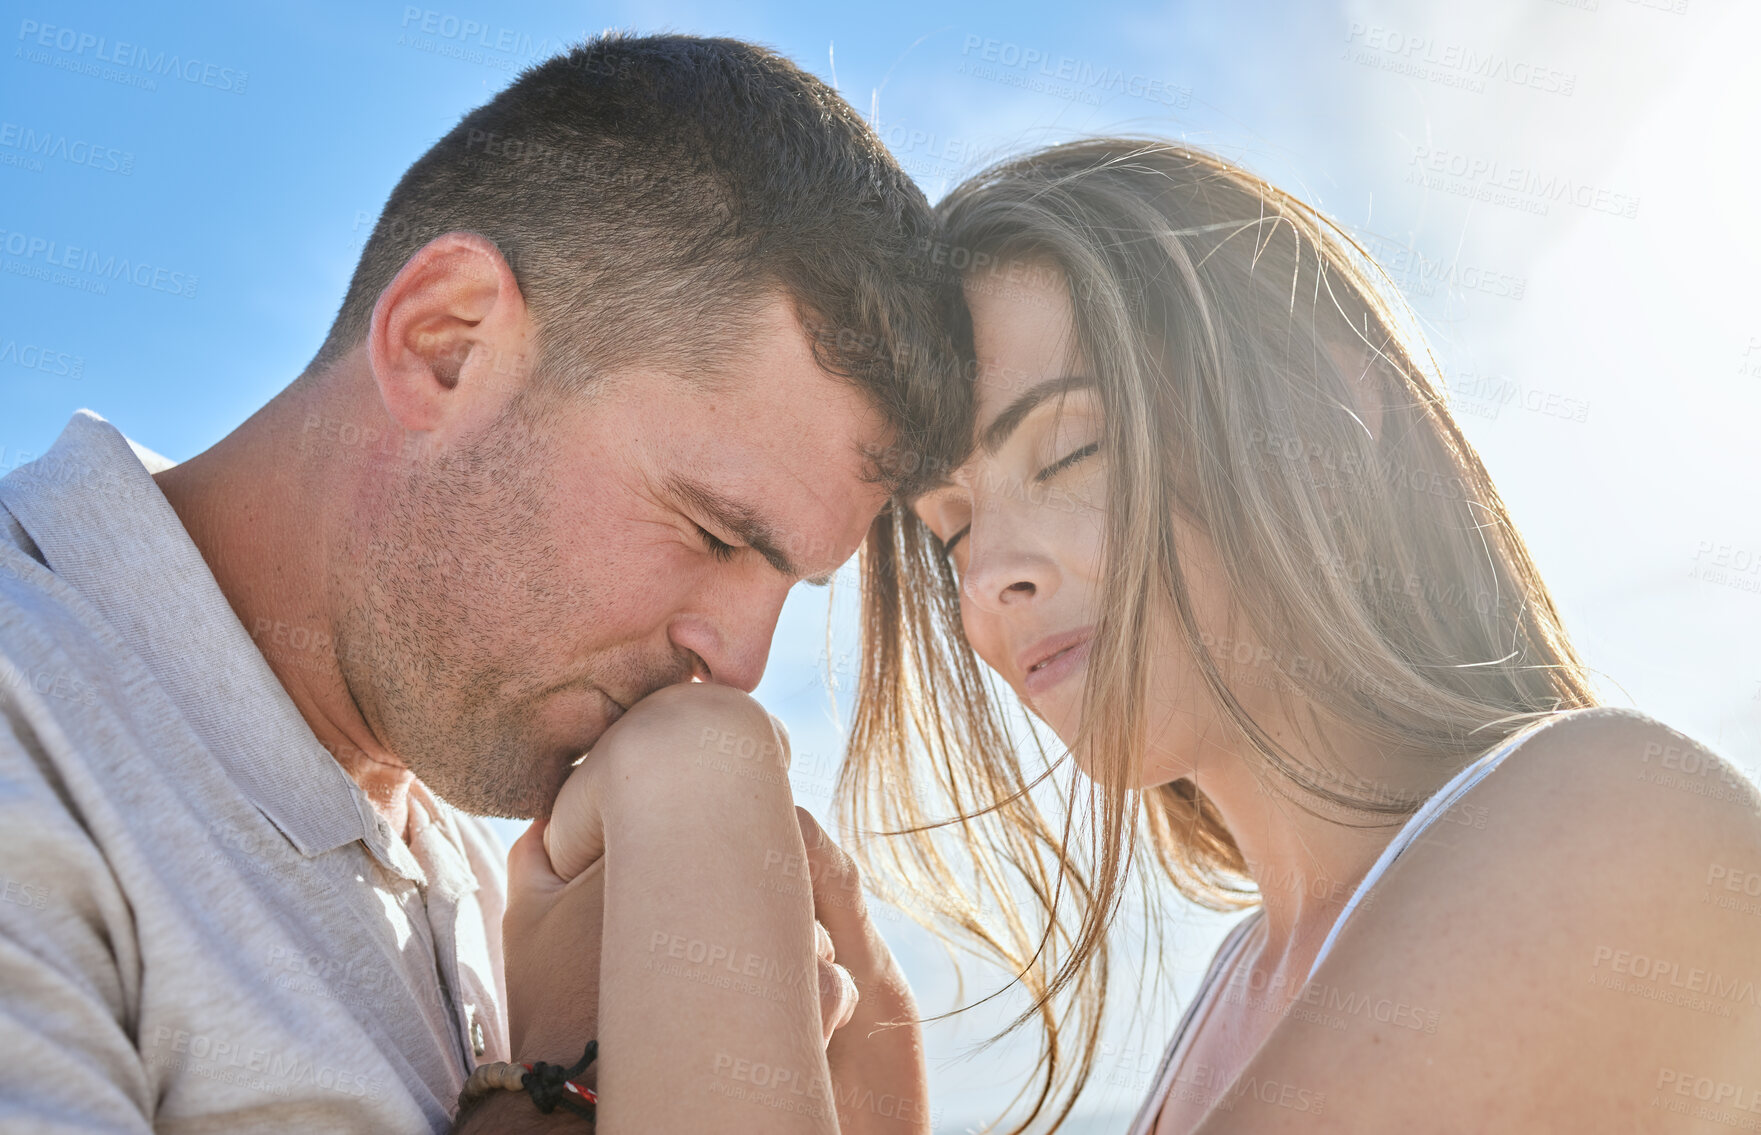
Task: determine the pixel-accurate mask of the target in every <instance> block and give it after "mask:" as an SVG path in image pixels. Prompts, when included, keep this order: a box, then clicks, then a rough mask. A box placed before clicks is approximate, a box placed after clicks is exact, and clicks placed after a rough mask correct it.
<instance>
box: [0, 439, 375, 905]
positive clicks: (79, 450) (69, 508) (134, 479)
mask: <svg viewBox="0 0 1761 1135" xmlns="http://www.w3.org/2000/svg"><path fill="white" fill-rule="evenodd" d="M172 464H174V463H173V462H170V461H167V460H166V459H165V458H163V457H160V456H159V455H158V454H155V453H153V452H152V451H151V450H147V449H144V448H142V447H139V446H136V445H135V444H134V443H133V442H131V441H129V440H128V439H127V438H125V437H123V436H122V433H121V432H120V431H119V430H117V428H116V427H115V426H113V425H111V424H110V423H109V422H107V421H105V420H104V419H103V418H100V417H99V416H98V415H96V414H94V413H92V412H91V411H90V410H81V411H79V412H78V413H76V414H75V415H74V416H73V419H72V420H71V421H69V422H68V424H67V428H66V429H64V430H63V431H62V432H61V436H60V437H59V438H58V439H56V442H55V444H54V446H53V447H52V448H50V450H49V451H48V452H47V453H45V454H44V455H43V456H42V457H40V458H38V459H37V460H36V461H33V462H31V463H29V464H27V465H22V466H20V467H19V468H17V469H15V470H13V471H12V472H11V473H10V474H8V475H7V476H6V477H5V478H4V479H0V504H4V505H5V507H6V508H7V509H8V510H9V511H10V512H11V513H12V515H13V516H14V517H15V518H16V519H17V521H18V523H19V525H20V526H21V527H23V529H24V530H25V532H26V533H27V534H28V535H29V536H30V538H31V539H32V540H33V541H35V543H36V545H37V547H38V548H39V549H40V550H41V552H42V555H43V560H44V562H46V563H47V565H48V567H49V570H50V571H52V572H54V573H55V575H57V576H59V577H60V578H61V579H62V580H63V581H65V582H66V583H67V584H69V585H70V586H71V587H73V588H74V589H75V590H76V591H78V592H79V593H80V595H81V596H83V597H84V598H85V599H86V600H87V601H88V602H90V603H91V604H92V606H93V607H95V608H96V609H97V611H98V612H99V614H100V615H102V616H103V617H104V619H105V620H107V621H108V622H109V623H110V624H111V625H112V626H113V627H114V628H115V629H116V631H117V632H118V633H119V634H120V635H121V637H122V639H123V641H124V642H126V643H127V644H128V646H129V647H130V648H131V649H132V650H133V651H134V652H135V653H136V654H137V655H139V657H140V658H141V660H142V661H143V662H144V663H145V664H146V666H147V669H148V670H149V671H151V672H152V674H153V676H154V677H155V678H157V679H158V680H159V683H160V685H161V686H162V687H163V688H164V689H165V691H166V693H167V694H168V695H169V696H170V698H171V701H172V703H173V704H175V705H176V706H177V707H178V709H179V710H181V711H182V712H183V714H184V716H185V717H186V718H187V719H188V721H189V723H190V725H191V727H192V728H193V729H194V730H195V731H196V733H197V734H198V735H199V736H200V737H201V738H202V740H203V741H204V742H206V743H207V746H208V748H209V750H210V751H211V752H212V753H213V754H214V756H215V758H216V759H217V760H218V761H219V762H220V763H221V764H222V765H223V766H224V767H225V768H226V771H227V773H228V775H229V776H230V778H231V779H232V781H233V782H234V783H235V784H236V785H237V786H238V788H239V790H240V791H241V792H242V793H243V794H244V795H246V796H247V797H249V798H250V800H251V801H252V803H254V804H255V805H256V806H257V808H258V809H259V810H261V811H262V812H263V814H264V815H265V816H267V817H268V818H269V820H270V821H271V822H272V823H274V824H275V826H276V827H277V828H279V829H280V830H281V832H282V834H284V835H285V836H286V837H287V838H288V840H289V841H290V842H291V843H292V844H293V845H294V846H295V847H296V848H298V849H299V850H300V852H301V853H302V854H305V855H308V856H311V855H321V854H323V853H325V852H327V851H332V850H335V849H336V848H338V847H342V846H344V845H346V844H349V843H352V842H354V841H355V840H363V841H364V842H365V843H366V844H367V846H368V847H369V848H371V849H372V850H373V852H374V854H375V855H376V856H378V857H379V858H380V859H381V860H382V861H386V860H387V859H388V857H389V859H390V860H391V862H387V866H391V867H394V868H397V869H400V873H403V872H402V870H401V869H402V868H404V867H405V866H407V865H410V864H408V863H407V860H408V858H409V857H408V856H407V854H406V855H405V856H403V857H398V856H396V855H395V853H394V852H393V851H392V850H391V848H390V846H389V844H390V843H392V842H401V841H396V839H395V837H393V836H391V833H390V831H389V829H388V828H386V827H385V826H384V824H383V822H382V821H381V820H380V819H379V817H378V814H377V813H375V812H374V811H373V806H372V804H371V802H370V801H368V799H367V797H366V794H365V793H363V792H362V791H361V790H360V788H359V787H358V786H357V785H356V784H355V782H354V781H353V780H352V779H351V778H350V777H349V775H348V773H347V772H345V771H344V770H343V768H342V766H341V765H339V764H338V763H337V762H336V760H335V758H333V757H332V756H331V755H330V753H329V752H327V751H326V750H325V748H324V746H323V745H321V744H319V743H318V739H317V737H315V736H314V735H313V734H312V730H311V729H310V727H308V726H307V724H306V721H305V718H303V717H301V716H300V712H299V710H298V709H297V708H296V707H295V706H294V704H293V700H292V699H291V698H289V697H288V694H287V691H286V690H285V689H283V688H282V685H281V683H280V682H279V681H278V680H277V679H276V677H275V672H274V671H273V670H271V669H270V668H269V664H268V662H266V661H265V660H264V658H263V655H262V652H261V651H259V650H258V649H257V647H256V644H255V643H253V642H252V641H251V637H250V635H249V633H247V632H246V630H245V628H244V625H243V624H242V623H240V622H239V621H238V617H237V616H236V615H235V614H234V613H233V610H232V607H231V605H230V604H228V603H227V601H226V596H225V595H224V594H222V593H221V590H220V586H219V584H218V583H216V582H215V580H214V575H213V573H212V572H210V571H209V570H208V565H207V563H206V562H205V561H204V560H203V559H202V554H201V552H200V551H199V550H198V549H197V548H196V545H195V543H194V542H193V541H192V540H191V539H190V537H189V533H188V532H186V531H185V530H184V527H183V523H182V522H181V521H180V520H179V519H178V516H177V513H176V512H175V511H173V509H172V507H171V503H170V502H169V501H167V500H166V499H165V495H164V494H163V493H161V492H160V491H159V486H158V484H157V483H156V482H155V481H154V480H153V477H152V473H153V472H157V471H159V470H161V469H167V468H170V467H171V465H172ZM400 858H401V859H402V860H405V861H406V862H397V860H399V859H400Z"/></svg>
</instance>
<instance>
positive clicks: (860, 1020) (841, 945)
mask: <svg viewBox="0 0 1761 1135" xmlns="http://www.w3.org/2000/svg"><path fill="white" fill-rule="evenodd" d="M795 814H796V818H797V819H798V820H799V821H800V824H801V835H802V840H803V843H804V845H805V849H806V853H807V854H806V867H805V871H804V872H803V874H805V875H806V876H807V878H808V879H810V880H811V881H812V884H813V912H814V917H815V918H816V919H818V921H819V923H820V924H821V925H823V926H824V927H825V928H826V930H827V932H828V933H829V935H830V937H831V940H832V946H833V948H834V949H835V950H836V952H837V958H838V962H839V964H841V965H842V966H843V967H844V969H845V970H846V971H848V974H849V976H850V978H851V979H852V980H854V981H855V983H856V991H857V993H858V994H859V1000H858V1001H857V1002H856V1004H855V1006H854V1011H853V1012H852V1014H851V1017H850V1020H849V1021H848V1023H847V1024H845V1025H844V1026H843V1027H842V1028H840V1029H839V1030H838V1031H837V1033H836V1034H835V1035H833V1036H832V1039H831V1041H830V1044H829V1045H828V1047H827V1049H826V1056H827V1058H828V1060H829V1061H830V1063H831V1072H832V1092H833V1098H834V1099H835V1101H836V1103H837V1109H838V1129H839V1131H840V1132H842V1135H869V1133H874V1135H881V1133H885V1135H907V1133H909V1135H928V1132H929V1131H930V1128H931V1122H930V1110H929V1091H928V1089H929V1084H928V1073H927V1071H926V1070H925V1067H924V1058H923V1030H922V1028H921V1026H920V1025H919V1024H918V1016H917V1000H916V998H914V997H913V996H912V995H911V986H910V983H908V982H907V981H906V980H905V974H904V973H903V971H901V970H900V969H899V965H898V963H897V962H896V961H895V960H894V959H893V952H892V950H890V949H888V948H887V944H886V941H885V939H883V938H882V937H881V935H880V931H879V930H877V929H875V925H874V923H873V921H871V920H870V919H869V917H868V901H867V898H866V897H865V896H864V895H863V893H862V878H861V875H860V874H859V873H858V871H857V868H856V864H855V862H854V861H853V860H851V858H850V856H849V855H847V854H846V853H845V852H844V850H843V849H842V848H840V847H839V846H838V845H837V844H835V843H833V842H832V840H831V838H830V837H829V836H827V835H826V834H825V831H824V830H823V829H822V828H821V827H820V826H819V824H818V822H816V821H815V820H814V818H813V816H812V815H811V814H809V813H808V811H807V810H806V809H805V808H801V807H797V808H796V809H795Z"/></svg>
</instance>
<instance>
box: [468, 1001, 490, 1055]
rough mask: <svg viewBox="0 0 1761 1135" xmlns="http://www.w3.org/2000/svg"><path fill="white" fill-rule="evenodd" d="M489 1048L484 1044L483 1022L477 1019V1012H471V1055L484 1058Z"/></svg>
mask: <svg viewBox="0 0 1761 1135" xmlns="http://www.w3.org/2000/svg"><path fill="white" fill-rule="evenodd" d="M486 1047H487V1046H486V1045H485V1044H484V1043H483V1022H482V1021H480V1020H478V1019H477V1011H476V1010H475V1009H473V1010H471V1053H472V1055H475V1056H482V1055H483V1050H484V1048H486Z"/></svg>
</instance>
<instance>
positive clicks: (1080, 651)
mask: <svg viewBox="0 0 1761 1135" xmlns="http://www.w3.org/2000/svg"><path fill="white" fill-rule="evenodd" d="M1093 640H1094V627H1092V626H1088V627H1081V628H1078V629H1077V630H1073V631H1063V632H1061V633H1059V634H1054V635H1048V636H1046V637H1045V638H1042V639H1040V640H1039V641H1038V642H1036V643H1034V644H1033V645H1032V646H1030V647H1028V648H1027V649H1026V650H1023V651H1022V652H1021V653H1020V654H1018V655H1016V657H1015V665H1016V671H1017V673H1019V674H1020V675H1021V685H1022V687H1023V688H1024V689H1025V690H1026V691H1027V692H1028V693H1043V692H1044V691H1046V690H1049V689H1051V688H1052V687H1053V686H1055V685H1057V684H1058V683H1059V682H1062V681H1063V680H1064V679H1065V678H1068V677H1069V676H1070V675H1071V674H1073V673H1074V672H1075V671H1076V669H1077V668H1078V667H1079V666H1081V665H1082V663H1083V662H1084V661H1086V660H1087V658H1088V645H1089V643H1090V642H1092V641H1093Z"/></svg>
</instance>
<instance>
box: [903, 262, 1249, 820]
mask: <svg viewBox="0 0 1761 1135" xmlns="http://www.w3.org/2000/svg"><path fill="white" fill-rule="evenodd" d="M1023 267H1024V266H1021V265H1017V266H1015V267H1014V270H1013V271H1011V270H1010V268H1009V267H1008V266H1005V267H1003V268H999V269H998V270H997V271H995V272H991V273H988V274H985V275H980V276H976V277H974V278H972V279H970V280H968V281H967V285H966V300H967V304H968V306H969V308H970V309H971V312H972V324H973V337H974V345H975V348H976V354H977V363H978V367H977V394H978V412H977V416H976V420H977V423H978V433H977V445H976V446H975V448H974V450H973V456H972V457H971V458H970V459H969V460H968V461H967V463H966V464H965V465H963V466H962V467H961V468H960V469H958V470H956V471H955V473H954V475H953V476H952V478H951V479H950V483H949V484H948V485H946V486H943V487H940V488H937V489H934V490H931V491H930V492H927V493H925V494H924V495H923V496H921V497H919V498H918V500H917V501H916V502H915V508H916V512H917V515H918V516H919V517H920V518H921V519H922V520H923V521H924V523H925V524H927V525H928V526H929V528H930V530H931V531H932V532H934V533H935V535H936V538H937V539H938V540H940V541H941V542H942V544H943V546H944V547H946V548H948V554H949V558H950V559H951V560H952V563H953V567H954V571H955V573H956V575H957V577H958V579H959V581H960V616H961V621H962V623H963V624H964V626H965V630H966V637H967V639H968V641H970V642H971V643H972V646H973V648H974V649H975V650H976V651H977V652H978V655H979V657H980V658H982V659H983V660H984V662H985V663H986V664H987V665H989V666H990V667H991V669H993V670H995V671H996V672H997V673H998V674H999V675H1000V676H1001V677H1002V678H1003V679H1004V680H1005V681H1007V682H1008V683H1009V685H1010V686H1011V687H1013V688H1014V690H1015V692H1016V693H1017V694H1018V695H1019V696H1020V697H1021V699H1022V701H1023V702H1024V703H1026V705H1027V706H1028V707H1029V708H1031V709H1032V710H1033V711H1034V712H1035V713H1036V714H1037V715H1038V716H1039V717H1041V718H1042V719H1043V720H1044V721H1045V722H1046V724H1047V725H1049V726H1050V727H1051V728H1052V729H1053V731H1054V732H1056V733H1057V734H1058V737H1059V739H1060V740H1062V741H1063V742H1064V743H1065V744H1066V745H1069V744H1072V743H1073V742H1074V739H1075V738H1076V735H1077V728H1078V725H1079V724H1080V722H1081V719H1082V695H1083V685H1084V680H1085V678H1086V671H1087V663H1088V658H1089V649H1090V646H1091V644H1092V641H1093V638H1094V634H1095V631H1096V625H1097V623H1098V621H1099V617H1100V602H1101V596H1102V591H1103V587H1102V579H1103V575H1102V573H1103V570H1104V565H1103V564H1102V562H1101V547H1102V541H1103V536H1104V531H1105V525H1106V505H1107V475H1106V468H1105V463H1106V453H1105V452H1104V451H1103V449H1102V448H1101V447H1102V444H1103V441H1104V422H1103V419H1102V407H1101V400H1100V395H1099V391H1098V390H1097V389H1096V388H1095V386H1094V373H1093V371H1092V370H1091V369H1090V368H1089V365H1088V362H1087V360H1086V359H1084V358H1083V357H1082V355H1081V353H1080V351H1079V350H1078V347H1077V342H1076V334H1075V321H1074V316H1073V312H1072V310H1071V306H1070V300H1069V297H1068V292H1067V288H1066V285H1065V283H1064V280H1063V277H1062V276H1061V275H1060V274H1059V273H1058V272H1057V271H1056V270H1055V269H1052V268H1050V267H1046V266H1032V267H1031V268H1030V270H1023ZM1175 524H1176V532H1177V533H1178V534H1179V536H1180V537H1181V539H1182V541H1183V543H1182V547H1181V563H1182V567H1183V569H1184V571H1185V572H1186V575H1187V582H1188V587H1189V589H1190V590H1191V592H1192V596H1193V601H1194V603H1195V606H1196V607H1197V610H1198V614H1199V616H1200V620H1201V626H1206V625H1210V623H1209V620H1210V619H1211V617H1212V616H1213V615H1215V614H1217V613H1221V611H1222V609H1223V608H1222V602H1221V601H1222V596H1221V594H1220V593H1219V591H1218V588H1219V587H1220V586H1221V577H1220V572H1218V571H1217V570H1216V565H1215V559H1214V553H1212V552H1211V548H1210V542H1209V541H1208V540H1205V539H1204V538H1203V537H1202V536H1201V535H1200V534H1199V533H1198V531H1197V530H1196V529H1194V528H1192V527H1191V526H1190V525H1187V524H1184V523H1183V522H1182V521H1181V520H1180V518H1178V517H1176V520H1175ZM1155 623H1156V625H1155V626H1153V627H1152V628H1151V642H1152V648H1151V654H1150V657H1149V658H1148V659H1146V660H1145V661H1146V664H1147V665H1149V666H1150V667H1151V673H1150V675H1149V679H1150V681H1149V689H1150V691H1151V693H1150V703H1149V705H1148V706H1147V707H1146V719H1147V720H1146V727H1147V731H1148V735H1147V736H1146V737H1145V742H1146V766H1145V768H1144V769H1143V771H1142V774H1141V775H1140V777H1139V778H1138V779H1139V783H1140V784H1141V785H1144V786H1148V785H1152V784H1161V783H1166V782H1167V781H1170V780H1174V779H1177V778H1178V777H1181V776H1186V775H1189V774H1190V772H1191V771H1192V765H1193V761H1194V759H1195V758H1196V756H1197V754H1198V752H1199V750H1200V748H1201V746H1202V742H1203V739H1204V738H1205V737H1206V736H1208V735H1209V733H1210V731H1211V729H1212V728H1213V727H1214V724H1215V720H1216V719H1215V714H1213V713H1199V712H1195V707H1197V706H1200V705H1204V704H1209V703H1210V701H1211V699H1210V697H1209V695H1208V692H1207V691H1205V690H1204V688H1203V686H1202V684H1201V683H1200V681H1199V679H1198V676H1197V674H1196V672H1195V671H1194V669H1193V667H1192V665H1191V663H1190V661H1189V660H1188V658H1187V656H1186V652H1185V649H1184V647H1183V646H1181V644H1180V643H1179V641H1178V639H1177V637H1176V636H1175V634H1174V633H1173V623H1172V607H1171V604H1168V603H1162V604H1160V605H1159V610H1158V614H1157V617H1156V619H1155ZM1213 653H1215V652H1213ZM1222 661H1223V659H1219V662H1222ZM1076 757H1077V760H1078V763H1079V764H1080V766H1081V767H1082V768H1083V769H1084V770H1085V771H1088V772H1090V773H1091V775H1092V773H1093V771H1094V765H1093V763H1092V762H1091V761H1090V759H1089V758H1088V757H1087V755H1085V754H1084V753H1081V752H1078V753H1076Z"/></svg>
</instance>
